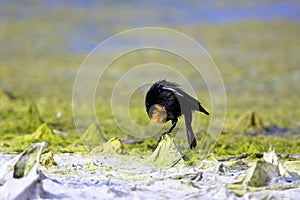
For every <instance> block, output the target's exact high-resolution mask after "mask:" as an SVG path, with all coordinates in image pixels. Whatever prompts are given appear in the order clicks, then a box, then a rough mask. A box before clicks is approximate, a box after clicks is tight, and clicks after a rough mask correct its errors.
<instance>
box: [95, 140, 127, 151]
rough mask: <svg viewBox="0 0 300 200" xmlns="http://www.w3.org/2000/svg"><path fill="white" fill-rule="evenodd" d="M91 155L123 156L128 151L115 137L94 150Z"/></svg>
mask: <svg viewBox="0 0 300 200" xmlns="http://www.w3.org/2000/svg"><path fill="white" fill-rule="evenodd" d="M91 154H108V155H123V154H126V151H125V149H124V145H123V143H122V142H121V140H120V138H118V137H114V138H111V139H110V140H108V141H107V142H106V143H104V144H103V145H101V146H98V147H95V148H94V149H92V150H91Z"/></svg>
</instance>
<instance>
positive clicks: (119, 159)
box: [0, 154, 300, 199]
mask: <svg viewBox="0 0 300 200" xmlns="http://www.w3.org/2000/svg"><path fill="white" fill-rule="evenodd" d="M14 157H15V156H11V155H5V154H0V166H2V165H3V163H5V162H8V161H9V160H11V159H13V158H14ZM54 160H55V162H56V163H57V164H58V165H57V166H55V167H51V168H48V169H47V168H45V167H40V168H39V169H40V170H41V171H42V173H43V174H44V175H45V176H46V178H45V179H42V180H41V182H40V183H39V184H41V186H42V190H40V189H39V193H38V194H36V196H31V197H30V198H31V199H35V198H41V199H299V198H300V188H299V187H296V186H297V182H298V180H297V179H292V178H291V179H290V181H289V180H288V179H284V178H282V179H280V180H279V178H278V177H277V178H276V177H274V179H273V180H272V182H277V183H278V184H280V185H281V187H277V189H274V187H273V189H272V187H269V189H268V187H265V188H264V189H261V188H258V189H257V190H258V191H253V192H245V194H243V196H240V197H238V196H237V195H236V193H234V192H233V191H231V190H230V189H228V184H230V183H236V182H239V181H242V180H243V178H244V177H245V175H246V173H248V171H249V169H250V168H251V163H247V164H243V163H242V162H241V164H239V165H237V167H233V166H236V163H233V164H234V165H231V164H232V162H231V163H229V162H227V163H226V162H225V163H218V162H216V161H214V160H204V161H202V163H201V164H200V165H199V166H193V167H192V166H186V165H184V164H183V163H181V162H179V163H178V164H177V165H176V166H175V167H166V168H158V167H151V166H146V165H145V161H146V160H147V159H143V158H141V157H139V158H136V157H134V156H128V155H127V156H106V155H96V156H95V155H94V156H92V155H78V154H59V155H54ZM238 162H240V161H238ZM280 181H281V182H280ZM288 184H291V185H290V186H288ZM292 184H293V185H292ZM4 185H5V184H4ZM4 185H2V186H0V190H1V187H3V186H4ZM36 188H41V187H36ZM11 191H12V192H13V191H14V189H13V188H11ZM0 199H1V198H0Z"/></svg>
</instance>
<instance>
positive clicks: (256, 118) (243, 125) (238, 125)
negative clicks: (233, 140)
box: [231, 111, 265, 132]
mask: <svg viewBox="0 0 300 200" xmlns="http://www.w3.org/2000/svg"><path fill="white" fill-rule="evenodd" d="M231 127H232V131H237V132H246V131H249V132H250V131H251V132H259V131H261V130H264V128H265V126H264V124H263V120H262V117H261V116H260V115H259V114H258V113H257V112H255V111H248V112H246V113H244V114H243V115H242V116H240V117H239V118H238V119H237V120H236V122H235V123H234V124H233V125H232V126H231Z"/></svg>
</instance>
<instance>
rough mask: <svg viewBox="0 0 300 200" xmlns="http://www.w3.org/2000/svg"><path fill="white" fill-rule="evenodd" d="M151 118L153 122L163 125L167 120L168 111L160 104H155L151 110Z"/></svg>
mask: <svg viewBox="0 0 300 200" xmlns="http://www.w3.org/2000/svg"><path fill="white" fill-rule="evenodd" d="M149 117H150V118H151V120H152V121H154V122H156V123H159V124H163V123H165V122H166V120H167V111H166V109H165V107H163V106H161V105H159V104H154V105H153V106H151V108H150V115H149Z"/></svg>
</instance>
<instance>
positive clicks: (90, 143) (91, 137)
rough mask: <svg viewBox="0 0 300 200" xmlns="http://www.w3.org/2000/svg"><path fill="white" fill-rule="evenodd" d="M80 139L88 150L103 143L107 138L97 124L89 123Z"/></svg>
mask: <svg viewBox="0 0 300 200" xmlns="http://www.w3.org/2000/svg"><path fill="white" fill-rule="evenodd" d="M81 141H82V142H83V144H84V145H85V146H86V147H87V148H88V149H89V150H92V149H93V148H94V147H95V146H99V145H102V144H104V143H105V142H106V141H107V139H106V138H105V136H104V135H103V134H102V131H101V130H100V128H99V127H98V125H97V124H91V125H90V126H89V127H88V128H87V130H86V131H85V132H84V134H83V135H82V137H81Z"/></svg>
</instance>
